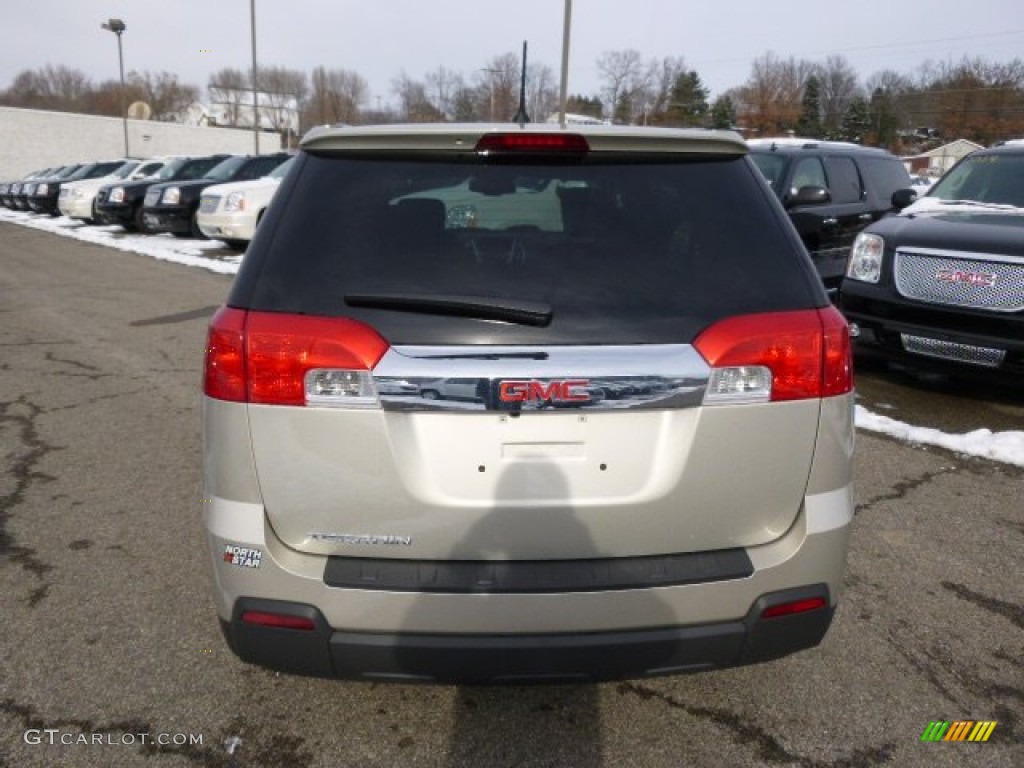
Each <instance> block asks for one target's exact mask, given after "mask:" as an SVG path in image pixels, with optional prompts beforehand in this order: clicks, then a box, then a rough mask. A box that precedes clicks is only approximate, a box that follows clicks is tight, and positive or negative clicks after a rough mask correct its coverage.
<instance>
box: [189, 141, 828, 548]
mask: <svg viewBox="0 0 1024 768" xmlns="http://www.w3.org/2000/svg"><path fill="white" fill-rule="evenodd" d="M474 130H475V132H474V131H463V132H454V131H452V130H451V129H450V128H449V129H448V130H447V132H446V130H444V129H437V130H436V131H434V132H432V133H426V134H425V133H423V132H419V133H416V134H415V135H414V137H413V138H410V136H403V135H402V134H401V132H400V131H399V130H398V129H396V131H395V133H394V135H390V136H389V135H384V136H383V137H382V136H380V135H373V134H368V133H363V134H361V133H359V131H357V130H355V129H345V130H344V131H335V132H330V133H326V134H319V135H313V136H312V137H310V138H308V139H307V140H306V142H305V143H304V146H303V150H304V151H303V152H302V154H301V155H300V157H299V159H298V161H297V165H296V168H295V169H294V170H293V172H292V174H291V175H290V176H289V178H288V179H287V180H286V181H285V183H284V186H283V187H282V189H281V190H280V191H279V193H278V197H277V198H276V199H275V202H274V203H273V205H272V206H271V208H270V210H269V211H268V214H267V216H266V219H265V221H264V222H263V224H262V225H261V228H260V230H259V232H258V234H257V238H256V240H255V241H254V242H253V245H252V246H251V247H250V250H249V252H248V253H247V255H246V259H245V261H244V263H243V266H242V269H241V271H240V273H239V276H238V279H237V280H236V283H235V286H234V288H233V290H232V293H231V296H230V298H229V301H228V307H227V308H225V309H223V310H222V311H221V312H220V313H218V315H217V317H216V318H215V320H214V323H213V330H212V332H211V345H210V347H211V350H212V351H211V352H210V353H209V354H211V355H212V356H213V357H214V358H215V359H216V360H218V361H220V363H219V364H218V365H214V366H209V365H208V368H207V382H206V390H207V393H208V394H210V395H211V396H214V397H220V398H222V399H228V400H242V401H247V402H248V403H249V407H248V411H249V427H250V433H251V441H252V450H253V458H254V461H255V466H256V471H257V475H258V478H259V483H260V487H261V492H262V495H263V500H264V504H265V508H266V513H267V517H268V520H269V523H270V525H271V526H272V527H273V529H274V531H275V533H276V535H277V536H278V537H279V538H280V539H281V540H282V541H284V542H285V543H286V544H287V545H289V546H290V547H293V548H295V549H297V550H300V551H304V552H310V553H322V554H331V555H356V556H363V555H367V554H372V555H373V556H375V557H396V558H416V559H439V560H440V559H449V560H450V559H464V560H475V559H570V558H587V557H595V556H601V555H605V556H609V555H610V556H620V557H621V556H639V555H648V554H661V553H683V552H702V551H712V550H722V549H730V548H735V547H744V546H753V545H757V544H762V543H765V542H768V541H771V540H774V539H776V538H778V537H779V536H781V535H782V534H783V533H785V531H786V530H787V529H788V528H789V527H790V526H791V524H792V522H793V520H794V518H795V516H796V515H797V513H798V512H799V510H800V507H801V504H802V501H803V496H804V492H805V489H806V479H807V476H808V473H809V471H810V463H811V458H812V455H813V452H814V445H815V440H816V435H817V428H818V416H819V407H820V397H821V396H822V395H823V394H829V393H830V389H829V388H830V386H832V383H830V381H829V376H830V374H829V372H828V369H827V368H825V369H823V359H824V358H827V357H829V355H831V356H832V357H833V358H835V356H836V355H838V354H841V350H839V351H837V348H838V347H837V345H838V346H842V344H843V343H844V342H843V341H842V339H844V338H845V336H844V334H842V333H840V332H839V330H838V327H839V325H841V323H842V321H841V319H839V318H837V316H836V315H835V314H834V310H825V309H820V308H822V307H826V306H827V299H826V298H825V296H824V294H823V292H822V290H821V288H820V284H819V283H818V282H817V280H816V278H815V276H814V274H813V269H812V268H811V266H810V264H809V262H808V261H807V259H806V256H805V255H803V253H802V249H801V248H800V247H799V245H798V243H797V242H796V241H795V239H794V238H793V237H792V234H791V231H790V230H789V229H788V227H786V226H785V225H784V221H780V217H779V214H778V212H777V208H776V207H775V204H774V202H773V201H770V198H769V197H768V194H769V193H768V192H767V190H765V188H764V184H763V182H762V181H761V180H760V177H759V175H758V172H757V171H756V170H755V169H754V168H753V166H752V165H751V164H750V163H749V161H748V160H747V159H746V158H745V157H744V153H745V148H744V145H743V144H742V142H740V141H739V140H737V139H735V138H733V137H731V135H728V134H714V133H701V134H697V133H694V134H690V135H688V136H687V135H685V134H683V133H681V132H671V133H669V132H665V133H660V132H644V133H638V132H629V131H625V132H619V131H615V130H612V129H596V130H594V131H588V132H587V133H586V134H585V135H582V136H581V135H577V134H565V133H554V134H550V133H542V132H538V131H536V130H526V131H522V132H520V131H518V130H517V131H516V132H515V133H509V134H495V133H484V132H483V131H482V129H474ZM286 209H287V215H282V212H283V211H284V210H286ZM837 324H838V325H837ZM835 359H838V358H835ZM765 371H767V372H768V373H767V374H765ZM766 375H767V381H766V379H765V376H766Z"/></svg>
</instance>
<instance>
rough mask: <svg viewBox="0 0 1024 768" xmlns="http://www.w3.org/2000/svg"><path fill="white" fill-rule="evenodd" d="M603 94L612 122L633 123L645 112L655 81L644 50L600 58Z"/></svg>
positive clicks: (616, 52) (628, 51)
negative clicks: (651, 86) (649, 91)
mask: <svg viewBox="0 0 1024 768" xmlns="http://www.w3.org/2000/svg"><path fill="white" fill-rule="evenodd" d="M597 70H598V72H599V73H600V74H601V80H602V83H603V86H604V87H603V95H604V97H605V103H606V104H607V106H608V110H609V112H610V113H611V115H612V119H613V120H615V121H616V122H623V123H632V122H634V120H635V118H636V116H637V115H639V114H641V113H642V111H643V103H644V102H645V101H646V98H645V97H646V96H647V95H648V94H647V90H648V88H649V87H650V82H651V76H652V73H651V69H650V67H649V66H645V65H644V62H643V57H642V56H641V54H640V51H637V50H633V49H630V50H627V51H605V52H604V53H602V54H601V55H600V56H598V58H597Z"/></svg>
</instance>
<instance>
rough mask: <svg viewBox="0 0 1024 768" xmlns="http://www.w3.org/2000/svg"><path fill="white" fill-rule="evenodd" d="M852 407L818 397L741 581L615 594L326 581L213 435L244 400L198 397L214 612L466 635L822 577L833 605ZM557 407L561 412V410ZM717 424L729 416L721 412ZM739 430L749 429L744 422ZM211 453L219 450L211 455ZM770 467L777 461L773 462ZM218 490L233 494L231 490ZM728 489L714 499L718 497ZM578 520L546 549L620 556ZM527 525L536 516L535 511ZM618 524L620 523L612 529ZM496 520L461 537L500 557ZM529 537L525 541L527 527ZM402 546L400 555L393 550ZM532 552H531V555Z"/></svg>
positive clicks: (587, 625) (724, 597) (734, 470)
mask: <svg viewBox="0 0 1024 768" xmlns="http://www.w3.org/2000/svg"><path fill="white" fill-rule="evenodd" d="M852 405H853V395H852V394H850V395H846V396H842V397H837V398H831V399H828V400H825V401H823V402H822V403H821V406H822V407H821V409H820V410H821V413H820V415H819V416H818V417H816V418H815V419H814V423H815V425H816V427H817V433H818V434H817V438H816V443H817V445H818V450H817V451H816V452H815V456H814V461H813V463H812V465H811V466H810V467H808V475H807V483H806V484H805V488H804V489H803V491H802V492H801V493H800V495H799V501H798V503H797V506H796V507H795V508H794V509H793V510H792V515H791V517H790V520H789V523H788V525H785V526H782V525H780V527H779V529H778V530H772V531H770V532H768V533H769V535H768V536H767V537H766V538H765V541H764V542H763V543H760V544H754V543H751V544H748V545H745V546H746V552H747V554H748V556H749V557H750V559H751V561H752V563H753V565H754V568H755V572H754V574H753V576H751V577H750V578H748V579H739V580H733V581H728V582H715V583H708V584H693V585H686V586H677V587H665V588H660V589H652V590H626V591H620V592H578V593H558V594H532V595H522V594H515V595H461V594H460V595H449V594H421V593H409V592H381V591H373V590H353V589H337V588H331V587H328V586H326V585H325V584H324V580H323V573H324V567H325V564H326V560H327V557H326V553H317V552H313V551H306V552H303V551H299V550H297V549H296V548H293V547H290V546H288V545H287V544H286V543H285V542H284V541H282V540H281V538H280V537H279V535H278V533H277V531H276V529H275V526H274V525H273V524H272V522H271V520H270V517H269V516H268V514H267V510H266V508H265V506H264V504H263V503H262V502H261V500H260V493H259V484H258V483H257V479H256V474H255V467H254V464H253V458H252V454H251V453H250V452H249V445H248V444H246V443H244V442H241V443H240V442H237V441H228V442H227V443H225V442H224V441H222V440H221V439H220V438H218V437H215V436H214V433H219V434H220V435H224V434H226V433H228V432H230V431H231V430H232V429H238V428H241V429H244V424H245V422H246V421H247V416H246V411H247V406H245V405H240V404H234V403H225V402H221V401H216V400H210V399H209V398H204V425H205V427H204V436H205V438H206V439H207V440H208V443H207V457H208V461H207V466H206V470H207V473H206V478H207V493H208V497H207V503H206V504H204V513H203V515H204V524H205V526H206V528H207V532H208V540H209V546H210V550H211V554H212V555H213V559H214V562H215V566H214V576H215V580H216V584H217V590H216V602H217V609H218V612H219V614H220V615H221V617H222V618H225V619H227V618H229V617H230V615H231V610H232V606H233V605H234V602H235V600H236V599H237V598H239V597H242V596H245V595H253V594H259V595H260V596H262V597H266V598H270V599H279V600H286V601H298V602H302V603H309V604H313V605H316V606H318V607H319V609H320V610H321V611H322V612H323V614H324V616H325V618H326V619H327V621H328V622H329V624H330V625H331V626H334V627H344V628H347V629H349V630H351V631H367V632H373V631H400V632H439V633H449V632H463V633H469V634H472V633H495V632H499V633H501V632H505V633H534V632H566V631H581V632H585V631H602V630H613V629H627V628H644V627H655V626H669V625H688V624H700V623H705V622H714V621H723V620H729V619H735V618H737V617H740V616H743V615H745V614H746V612H747V611H748V610H749V608H750V605H751V604H752V602H753V601H754V600H756V599H757V597H758V596H759V595H761V594H764V593H766V592H771V591H774V590H781V589H786V588H789V587H792V586H794V585H801V584H808V583H825V584H827V585H828V588H829V594H830V595H831V596H832V600H833V602H834V601H835V599H836V598H837V597H838V595H839V594H840V593H841V591H842V586H843V573H844V569H845V555H846V549H847V542H848V537H849V533H850V525H851V523H852V519H853V491H852V485H851V477H850V460H851V457H852V452H853V428H852V419H851V413H852ZM743 407H744V408H747V407H749V406H743ZM707 410H712V409H705V413H706V412H707ZM694 413H696V412H694ZM723 413H724V411H723ZM361 415H363V416H365V415H366V414H361ZM535 415H537V416H540V415H546V414H535ZM619 415H621V414H606V416H619ZM634 415H636V414H633V415H630V416H629V418H633V416H634ZM650 415H651V414H644V416H650ZM394 416H398V414H391V415H389V417H388V418H392V417H394ZM462 416H464V415H462ZM556 416H559V417H561V416H562V414H556ZM470 418H474V417H472V416H471V417H470ZM523 419H525V416H524V417H523ZM724 421H725V422H730V421H731V422H732V423H733V424H735V423H736V422H735V421H734V420H730V419H728V418H725V419H724ZM722 426H723V427H724V426H726V425H725V424H723V425H722ZM744 434H747V435H749V433H748V432H747V431H746V430H744ZM726 443H727V444H726V445H722V446H721V447H720V449H719V451H718V452H717V453H718V455H717V456H714V457H713V456H707V457H706V459H705V460H706V461H707V460H713V459H721V458H722V457H723V456H724V455H726V454H728V451H729V444H732V441H726ZM214 448H219V449H222V450H220V451H216V454H215V452H214V451H213V450H211V449H214ZM775 452H776V453H779V454H781V453H785V450H784V449H783V448H782V447H778V448H777V450H776V451H775ZM214 454H215V458H212V459H211V458H210V457H211V456H214ZM545 463H548V462H545ZM366 466H367V465H366V464H363V465H361V467H360V468H361V469H365V468H366ZM705 466H706V464H705ZM729 467H730V469H729V470H728V471H722V472H720V473H719V474H720V475H721V476H722V477H721V479H720V480H719V481H718V482H719V491H720V492H721V493H723V494H725V497H728V498H736V497H735V496H733V495H732V494H731V493H730V492H729V491H728V487H732V488H735V487H736V486H737V485H739V483H737V482H736V479H737V477H738V476H740V475H741V474H742V477H743V478H744V483H743V485H748V484H752V483H754V482H757V481H759V480H760V479H761V478H760V477H751V476H750V474H749V470H750V469H752V468H751V467H749V466H745V465H742V464H739V463H731V464H729ZM778 469H779V465H777V466H776V470H778ZM730 480H731V482H729V481H730ZM727 486H728V487H727ZM225 494H231V497H228V496H226V495H225ZM725 497H723V500H722V502H721V503H720V506H721V507H724V506H725V503H724V498H725ZM243 499H247V500H243ZM576 506H577V507H579V506H580V505H579V504H577V505H576ZM627 517H628V519H629V521H630V524H631V526H632V527H633V528H636V529H640V532H638V533H637V534H636V535H635V536H634V538H635V539H636V540H638V541H639V540H641V539H643V538H646V543H647V545H651V544H652V543H653V542H655V541H663V540H664V539H665V538H666V535H672V534H673V533H675V534H676V535H678V536H681V537H682V538H685V537H686V535H687V533H689V534H691V535H693V536H696V535H697V534H699V531H695V530H687V529H690V526H689V525H685V526H684V525H683V524H682V521H679V522H678V523H677V524H676V525H674V526H670V527H668V528H667V529H666V528H664V527H662V526H660V525H655V524H651V525H645V524H644V523H643V522H642V516H641V515H638V514H636V511H635V510H634V514H632V515H627ZM573 518H575V516H573ZM579 519H582V518H575V519H571V518H570V517H569V516H565V517H562V518H560V519H557V520H553V519H552V517H551V515H550V514H549V515H548V516H547V518H546V519H545V520H543V521H542V522H543V525H541V526H540V527H541V528H542V529H546V530H548V531H549V532H550V533H552V534H554V536H552V537H549V539H550V540H552V541H553V540H554V537H555V536H557V534H559V533H561V534H563V535H565V536H569V537H570V538H571V536H580V537H582V541H575V542H573V541H563V542H562V544H563V546H560V547H558V548H557V552H556V551H555V549H551V548H549V553H550V554H551V555H552V556H559V557H568V556H571V553H572V552H575V553H576V554H577V555H579V556H588V555H589V556H595V555H603V556H607V555H609V554H612V553H614V554H616V555H621V554H624V550H623V549H622V548H621V547H620V546H619V545H620V543H621V542H619V541H614V540H613V541H611V542H610V543H611V545H612V546H613V547H614V549H612V550H609V549H606V548H603V545H602V544H601V542H600V541H599V538H598V537H595V536H594V535H593V532H592V531H591V530H589V529H584V528H583V527H582V524H581V523H580V522H579ZM708 519H710V516H709V518H708ZM532 522H533V523H534V524H537V519H535V520H534V521H532ZM702 522H707V520H705V521H702ZM522 527H529V522H527V521H524V522H523V526H522ZM626 527H628V526H622V528H620V532H622V531H623V530H625V528H626ZM500 528H502V526H500V525H499V526H497V527H496V528H494V529H488V528H487V527H486V526H485V527H481V528H479V530H478V531H476V532H475V533H476V534H477V535H475V536H466V537H464V541H465V542H469V543H472V547H471V549H472V550H473V551H474V552H475V553H476V554H477V555H478V556H482V557H492V558H501V557H508V556H510V554H511V550H512V548H513V547H511V546H509V544H508V543H507V542H505V541H502V540H501V539H500V536H501V535H504V534H505V533H507V531H506V530H499V529H500ZM595 530H596V529H595ZM526 537H527V538H529V536H528V535H527V536H526ZM535 538H536V539H537V540H539V539H541V538H543V537H542V535H541V532H540V531H538V532H536V536H535ZM678 540H681V539H678ZM226 545H241V546H247V547H252V548H255V549H259V550H261V551H262V553H263V559H262V563H261V565H260V567H259V568H258V569H243V568H237V567H233V566H231V565H228V564H226V563H224V562H223V558H222V556H221V555H222V553H223V551H224V547H225V546H226ZM384 549H385V547H381V546H375V545H372V544H365V545H363V547H362V548H360V547H356V550H357V551H356V552H352V553H351V554H362V555H369V556H373V557H385V556H387V553H386V552H385V551H383V550H384ZM651 549H652V550H655V551H665V550H667V549H671V547H665V546H654V547H651ZM360 550H361V551H360ZM447 550H448V551H449V552H458V551H459V547H457V546H454V545H453V544H449V546H448V547H447ZM401 553H404V555H405V556H409V553H408V550H407V549H406V548H405V547H402V548H401ZM401 553H396V554H398V556H401ZM467 553H468V550H467ZM538 554H539V553H537V552H531V556H532V557H537V556H538Z"/></svg>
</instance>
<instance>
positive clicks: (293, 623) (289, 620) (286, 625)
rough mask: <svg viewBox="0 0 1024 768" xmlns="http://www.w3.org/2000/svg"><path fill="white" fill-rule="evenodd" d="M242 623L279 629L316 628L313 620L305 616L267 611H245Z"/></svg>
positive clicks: (308, 629)
mask: <svg viewBox="0 0 1024 768" xmlns="http://www.w3.org/2000/svg"><path fill="white" fill-rule="evenodd" d="M242 623H244V624H257V625H259V626H261V627H275V628H277V629H297V630H300V631H302V632H312V631H313V630H314V629H316V624H315V623H314V622H313V620H312V619H308V618H306V617H305V616H289V615H288V614H285V613H267V612H265V611H245V612H244V613H243V614H242Z"/></svg>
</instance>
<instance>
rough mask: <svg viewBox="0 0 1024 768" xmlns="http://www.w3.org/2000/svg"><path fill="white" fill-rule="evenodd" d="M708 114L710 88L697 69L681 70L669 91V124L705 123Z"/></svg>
mask: <svg viewBox="0 0 1024 768" xmlns="http://www.w3.org/2000/svg"><path fill="white" fill-rule="evenodd" d="M707 114H708V89H707V88H705V87H704V83H702V82H701V79H700V75H698V74H697V73H696V72H695V71H693V70H690V71H689V72H681V73H680V74H679V76H678V77H677V78H676V80H675V82H674V83H673V84H672V90H671V91H670V92H669V105H668V109H667V110H666V118H667V124H668V125H703V124H704V122H705V118H706V117H707Z"/></svg>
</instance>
